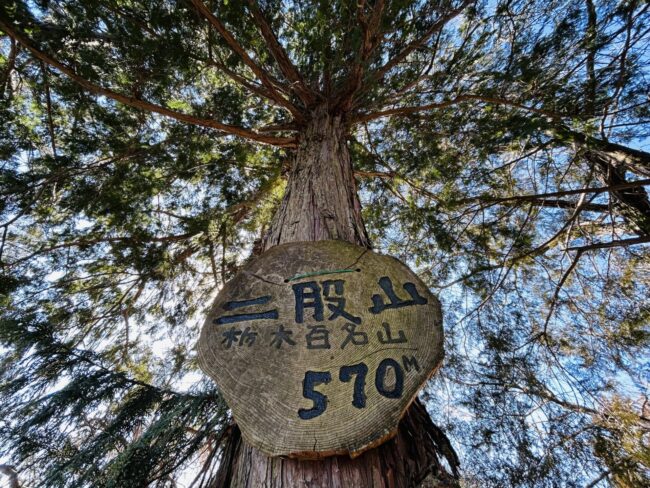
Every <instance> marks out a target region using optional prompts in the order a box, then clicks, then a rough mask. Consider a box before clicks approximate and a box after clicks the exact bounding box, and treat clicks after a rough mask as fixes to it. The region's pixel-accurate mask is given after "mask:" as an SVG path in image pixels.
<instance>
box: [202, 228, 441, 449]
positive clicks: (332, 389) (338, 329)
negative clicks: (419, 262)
mask: <svg viewBox="0 0 650 488" xmlns="http://www.w3.org/2000/svg"><path fill="white" fill-rule="evenodd" d="M442 338H443V334H442V316H441V310H440V303H439V302H438V299H437V298H436V297H435V296H434V295H433V294H431V293H430V292H429V290H428V289H427V287H426V286H425V285H424V283H422V281H421V280H420V279H419V278H418V277H417V276H416V275H415V274H414V273H413V272H412V271H410V270H409V269H408V267H406V266H405V265H404V264H403V263H401V262H400V261H398V260H397V259H394V258H392V257H389V256H383V255H380V254H376V253H374V252H372V251H369V250H367V249H364V248H361V247H358V246H355V245H353V244H349V243H346V242H342V241H319V242H299V243H290V244H284V245H280V246H276V247H273V248H271V249H270V250H269V251H267V252H266V253H264V254H263V255H261V256H260V257H258V258H256V259H254V260H252V261H251V262H249V263H248V264H247V265H245V266H244V267H243V269H242V270H241V271H240V272H239V273H238V274H237V275H236V276H235V277H234V278H233V279H232V280H231V281H230V282H228V283H227V284H226V286H225V287H224V288H223V290H221V292H220V293H219V295H218V296H217V298H216V300H215V302H214V305H213V307H212V310H211V312H210V314H209V315H208V318H207V320H206V322H205V325H204V326H203V330H202V332H201V338H200V340H199V345H198V350H199V360H200V365H201V367H202V368H203V370H204V371H205V372H206V373H207V374H209V375H210V376H211V377H212V378H213V379H214V380H215V381H216V382H217V384H218V385H219V387H220V389H221V391H222V392H223V395H224V397H225V399H226V401H227V402H228V405H229V406H230V408H231V409H232V411H233V415H234V417H235V420H236V421H237V423H238V424H239V427H240V429H241V431H242V434H243V436H244V438H245V439H246V440H247V441H248V442H249V443H250V444H251V445H253V446H254V447H256V448H258V449H260V450H261V451H263V452H265V453H267V454H269V455H284V456H292V457H302V458H318V457H323V456H329V455H334V454H350V455H352V456H355V455H358V454H360V453H361V452H363V451H364V450H365V449H368V448H370V447H373V446H376V445H378V444H380V443H381V442H383V441H384V440H386V439H388V438H390V436H391V435H392V434H393V433H394V432H395V431H396V429H397V425H398V422H399V420H400V418H401V417H402V415H403V413H404V411H405V410H406V408H407V407H408V405H409V404H410V402H411V401H412V399H413V398H414V396H415V395H416V393H417V392H418V390H419V388H420V387H421V386H422V384H423V383H424V382H425V381H426V380H427V378H429V376H430V375H431V374H432V373H433V372H434V371H435V370H436V369H437V367H438V366H439V365H440V363H441V361H442V357H443V347H442Z"/></svg>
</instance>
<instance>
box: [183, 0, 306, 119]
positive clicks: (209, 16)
mask: <svg viewBox="0 0 650 488" xmlns="http://www.w3.org/2000/svg"><path fill="white" fill-rule="evenodd" d="M190 2H191V3H192V5H194V8H195V9H196V11H197V12H198V13H199V14H201V15H202V16H203V17H204V18H205V19H206V20H207V21H208V22H210V24H211V25H212V26H213V27H214V28H215V29H216V30H217V32H219V34H221V37H223V39H224V40H225V41H226V43H227V44H228V46H230V49H232V50H233V52H235V53H236V54H237V55H238V56H239V57H240V58H241V60H242V61H243V62H244V64H245V65H246V66H248V67H249V68H250V69H251V71H252V72H253V73H255V76H257V77H258V78H259V80H260V81H261V82H262V85H264V87H266V89H267V90H268V92H269V94H271V95H272V96H273V99H274V100H275V101H276V102H278V103H279V104H281V105H282V106H283V107H285V108H286V109H287V110H289V112H290V113H291V114H292V115H293V116H294V117H295V118H296V120H297V121H303V120H304V117H303V115H302V113H301V112H300V110H298V108H296V107H295V106H294V105H293V104H292V103H291V102H289V101H288V100H287V99H286V98H284V97H283V96H282V95H281V94H280V93H278V91H277V90H276V88H275V86H274V85H273V82H272V80H271V78H270V76H269V74H268V73H267V72H266V71H264V70H263V69H262V68H261V67H260V66H258V65H257V64H256V63H255V61H253V59H252V58H251V57H250V56H249V55H248V53H247V52H246V50H245V49H244V48H243V47H242V45H241V44H239V43H238V42H237V40H236V39H235V37H234V36H233V35H232V34H231V33H230V31H228V29H226V27H225V26H224V25H223V24H222V23H221V21H220V20H219V19H218V18H217V17H216V16H215V15H214V14H213V13H212V12H211V11H210V10H209V9H208V7H206V6H205V4H204V3H203V2H202V1H201V0H190Z"/></svg>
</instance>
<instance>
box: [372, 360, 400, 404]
mask: <svg viewBox="0 0 650 488" xmlns="http://www.w3.org/2000/svg"><path fill="white" fill-rule="evenodd" d="M389 368H392V369H393V371H394V373H395V384H394V385H393V388H392V389H391V390H389V389H387V388H386V375H387V373H388V369H389ZM375 387H376V388H377V391H378V392H379V394H380V395H383V396H385V397H386V398H400V397H401V396H402V393H403V392H404V372H403V371H402V367H401V366H400V365H399V363H398V362H397V361H395V360H394V359H392V358H386V359H384V360H383V361H382V362H381V363H379V366H378V367H377V372H376V373H375Z"/></svg>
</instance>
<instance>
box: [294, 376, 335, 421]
mask: <svg viewBox="0 0 650 488" xmlns="http://www.w3.org/2000/svg"><path fill="white" fill-rule="evenodd" d="M330 381H332V375H331V374H330V373H329V371H307V372H306V373H305V378H304V379H303V380H302V396H303V397H305V398H307V399H308V400H311V401H312V402H314V406H313V407H312V408H308V409H307V408H301V409H299V410H298V416H299V417H300V418H301V419H303V420H309V419H313V418H315V417H318V416H319V415H321V414H322V413H323V412H324V411H325V409H326V408H327V396H325V395H323V394H322V393H321V392H318V391H316V390H314V388H315V387H316V386H318V385H322V384H327V383H329V382H330Z"/></svg>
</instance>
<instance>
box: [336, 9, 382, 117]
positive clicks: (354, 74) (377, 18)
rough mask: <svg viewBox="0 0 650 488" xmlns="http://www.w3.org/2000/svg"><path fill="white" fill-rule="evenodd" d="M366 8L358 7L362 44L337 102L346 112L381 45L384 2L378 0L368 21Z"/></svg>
mask: <svg viewBox="0 0 650 488" xmlns="http://www.w3.org/2000/svg"><path fill="white" fill-rule="evenodd" d="M364 8H365V2H359V4H358V5H357V20H358V22H359V25H360V26H361V31H362V36H361V44H360V46H359V51H358V53H357V56H356V59H355V60H354V63H353V64H352V69H351V72H350V76H349V77H348V80H347V82H346V83H345V84H344V88H343V90H341V94H340V95H339V96H338V97H337V98H338V101H337V102H336V103H337V105H338V106H339V107H340V108H341V109H342V110H343V111H346V112H347V111H348V110H349V109H350V108H351V106H352V101H353V99H354V96H355V94H356V93H357V91H358V90H359V89H361V87H362V81H363V73H364V66H365V64H366V63H367V62H368V59H369V58H370V55H371V54H372V52H373V51H374V49H375V47H377V44H378V43H379V38H378V35H377V34H378V30H379V25H380V23H381V17H382V14H383V12H384V0H378V1H377V2H376V3H375V5H374V7H373V11H372V15H371V17H370V19H366V16H365V15H364V12H363V10H364Z"/></svg>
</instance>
